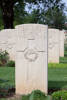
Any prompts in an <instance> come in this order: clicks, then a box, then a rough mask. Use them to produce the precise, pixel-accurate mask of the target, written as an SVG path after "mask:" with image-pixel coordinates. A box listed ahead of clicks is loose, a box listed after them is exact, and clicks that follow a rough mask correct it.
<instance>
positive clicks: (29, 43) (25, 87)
mask: <svg viewBox="0 0 67 100" xmlns="http://www.w3.org/2000/svg"><path fill="white" fill-rule="evenodd" d="M16 28H17V29H18V32H17V42H16V46H17V47H16V48H17V51H16V60H15V62H16V94H27V93H31V92H32V90H37V89H39V90H41V91H43V92H45V93H46V94H47V85H48V83H47V82H48V78H47V68H48V67H47V66H48V61H47V26H45V25H39V24H24V25H20V26H17V27H16Z"/></svg>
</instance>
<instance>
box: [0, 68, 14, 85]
mask: <svg viewBox="0 0 67 100" xmlns="http://www.w3.org/2000/svg"><path fill="white" fill-rule="evenodd" d="M14 74H15V68H14V67H0V86H1V87H7V86H15V75H14Z"/></svg>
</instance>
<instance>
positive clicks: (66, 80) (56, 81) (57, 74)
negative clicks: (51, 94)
mask: <svg viewBox="0 0 67 100" xmlns="http://www.w3.org/2000/svg"><path fill="white" fill-rule="evenodd" d="M48 66H49V67H48V86H49V89H50V88H51V89H64V88H65V89H67V64H49V65H48Z"/></svg>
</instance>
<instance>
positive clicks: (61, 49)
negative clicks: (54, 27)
mask: <svg viewBox="0 0 67 100" xmlns="http://www.w3.org/2000/svg"><path fill="white" fill-rule="evenodd" d="M60 57H64V31H60Z"/></svg>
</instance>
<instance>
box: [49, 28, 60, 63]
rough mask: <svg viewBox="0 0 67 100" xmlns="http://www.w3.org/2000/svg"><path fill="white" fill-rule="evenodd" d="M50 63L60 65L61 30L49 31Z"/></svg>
mask: <svg viewBox="0 0 67 100" xmlns="http://www.w3.org/2000/svg"><path fill="white" fill-rule="evenodd" d="M48 62H49V63H59V30H58V29H48Z"/></svg>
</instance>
